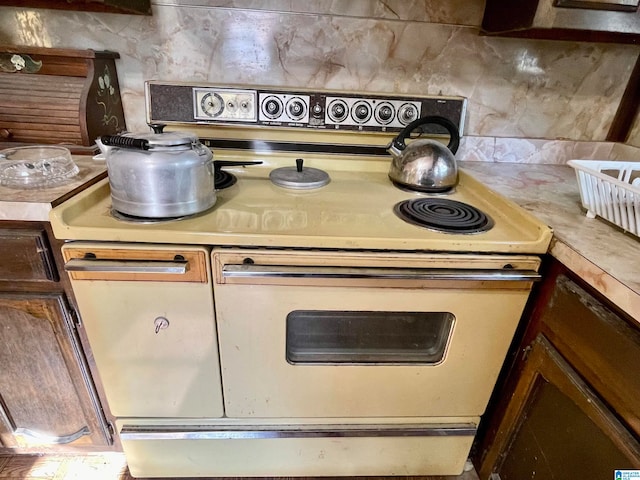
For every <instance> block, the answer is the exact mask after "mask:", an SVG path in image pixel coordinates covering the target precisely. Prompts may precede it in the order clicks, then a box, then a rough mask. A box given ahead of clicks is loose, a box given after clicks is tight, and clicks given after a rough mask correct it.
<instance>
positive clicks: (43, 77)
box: [0, 45, 126, 153]
mask: <svg viewBox="0 0 640 480" xmlns="http://www.w3.org/2000/svg"><path fill="white" fill-rule="evenodd" d="M119 57H120V55H119V54H118V53H116V52H109V51H104V52H99V51H94V50H72V49H62V48H42V47H27V46H16V45H0V142H2V143H4V144H5V145H1V144H0V147H2V146H5V147H9V146H19V145H21V144H34V143H35V144H42V143H45V144H62V145H64V146H66V147H69V148H71V149H72V150H74V151H75V152H77V153H87V151H93V149H94V147H95V140H96V138H98V137H99V136H101V135H113V134H117V133H121V132H122V131H124V130H126V125H125V120H124V110H123V106H122V100H121V97H120V87H119V83H118V74H117V70H116V60H117V59H118V58H119ZM81 147H84V151H83V149H82V148H81Z"/></svg>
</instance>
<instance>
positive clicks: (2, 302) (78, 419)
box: [0, 293, 109, 451]
mask: <svg viewBox="0 0 640 480" xmlns="http://www.w3.org/2000/svg"><path fill="white" fill-rule="evenodd" d="M74 338H75V331H74V327H73V321H72V316H71V313H70V310H69V309H68V308H67V305H66V302H65V298H64V295H63V294H59V293H52V294H37V295H36V294H27V293H26V294H21V293H0V442H1V444H2V445H3V446H5V447H12V448H25V449H36V450H42V451H49V450H52V449H53V450H61V449H64V445H73V446H74V447H75V446H81V445H107V444H109V437H108V435H107V432H105V431H104V429H103V428H102V423H101V422H99V420H98V417H97V414H96V412H95V411H94V410H92V407H93V402H92V399H91V397H90V395H89V394H88V391H87V388H86V385H85V383H84V382H85V378H86V376H85V375H86V373H85V372H83V371H82V369H81V365H82V364H83V361H82V360H83V359H82V358H81V351H80V350H79V348H78V347H77V343H76V342H75V341H74Z"/></svg>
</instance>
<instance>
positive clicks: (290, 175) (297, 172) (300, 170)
mask: <svg viewBox="0 0 640 480" xmlns="http://www.w3.org/2000/svg"><path fill="white" fill-rule="evenodd" d="M296 164H297V165H296V166H295V167H281V168H276V169H275V170H272V171H271V173H269V179H270V180H271V181H272V182H273V183H274V184H275V185H278V186H279V187H284V188H295V189H311V188H319V187H323V186H325V185H326V184H327V183H329V182H330V181H331V179H330V178H329V174H328V173H327V172H325V171H324V170H320V169H318V168H310V167H303V166H302V159H297V160H296Z"/></svg>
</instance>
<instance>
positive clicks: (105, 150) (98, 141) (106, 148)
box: [96, 137, 112, 158]
mask: <svg viewBox="0 0 640 480" xmlns="http://www.w3.org/2000/svg"><path fill="white" fill-rule="evenodd" d="M96 145H97V146H98V148H99V149H100V153H102V155H104V157H105V158H107V156H108V155H109V151H110V150H111V148H112V147H109V146H107V145H105V144H104V143H102V140H101V139H100V137H98V138H96Z"/></svg>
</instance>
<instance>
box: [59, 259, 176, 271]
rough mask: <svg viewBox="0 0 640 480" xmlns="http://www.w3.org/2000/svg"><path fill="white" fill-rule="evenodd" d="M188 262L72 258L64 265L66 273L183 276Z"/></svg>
mask: <svg viewBox="0 0 640 480" xmlns="http://www.w3.org/2000/svg"><path fill="white" fill-rule="evenodd" d="M187 267H188V262H183V261H180V262H176V261H157V260H94V259H87V258H72V259H71V260H69V261H67V263H65V264H64V269H65V270H66V271H67V272H109V273H169V274H175V275H184V274H185V273H187Z"/></svg>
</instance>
